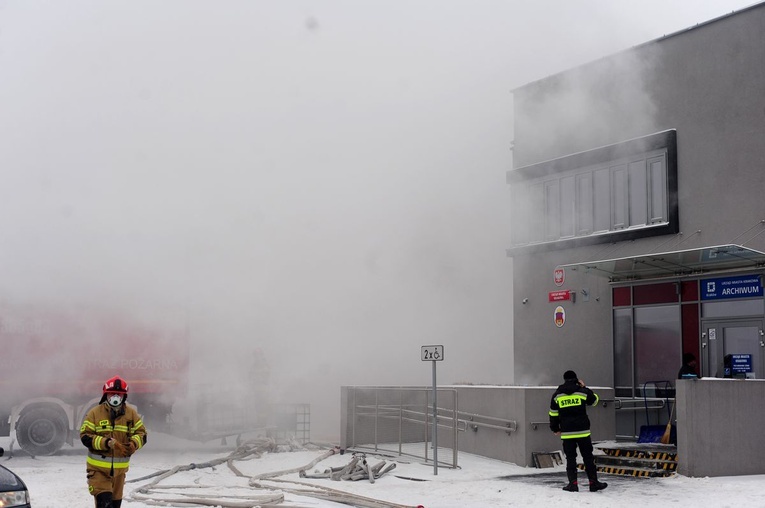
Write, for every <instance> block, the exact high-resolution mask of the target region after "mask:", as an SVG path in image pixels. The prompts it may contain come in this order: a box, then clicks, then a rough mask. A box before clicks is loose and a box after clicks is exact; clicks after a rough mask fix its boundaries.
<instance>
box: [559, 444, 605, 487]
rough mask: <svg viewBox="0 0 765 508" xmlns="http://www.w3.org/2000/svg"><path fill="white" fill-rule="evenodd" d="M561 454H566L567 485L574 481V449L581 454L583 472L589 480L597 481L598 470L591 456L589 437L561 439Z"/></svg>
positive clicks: (575, 468)
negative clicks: (577, 448) (577, 449)
mask: <svg viewBox="0 0 765 508" xmlns="http://www.w3.org/2000/svg"><path fill="white" fill-rule="evenodd" d="M562 441H563V453H565V454H566V475H567V476H568V481H569V483H571V482H575V481H576V472H577V467H576V447H577V446H578V447H579V452H580V453H581V454H582V462H584V470H585V471H586V472H587V478H589V479H590V480H597V479H598V470H597V469H596V467H595V458H594V457H593V456H592V439H590V436H587V437H578V438H568V439H563V440H562Z"/></svg>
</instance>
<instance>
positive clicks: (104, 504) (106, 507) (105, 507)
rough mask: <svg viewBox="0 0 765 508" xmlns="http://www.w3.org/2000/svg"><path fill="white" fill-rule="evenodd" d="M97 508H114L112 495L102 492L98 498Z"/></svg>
mask: <svg viewBox="0 0 765 508" xmlns="http://www.w3.org/2000/svg"><path fill="white" fill-rule="evenodd" d="M96 508H114V505H113V504H112V493H111V492H101V493H100V494H99V495H97V496H96Z"/></svg>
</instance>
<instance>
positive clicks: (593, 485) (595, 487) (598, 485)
mask: <svg viewBox="0 0 765 508" xmlns="http://www.w3.org/2000/svg"><path fill="white" fill-rule="evenodd" d="M606 487H608V484H607V483H606V482H599V481H598V480H590V492H597V491H599V490H603V489H605V488H606Z"/></svg>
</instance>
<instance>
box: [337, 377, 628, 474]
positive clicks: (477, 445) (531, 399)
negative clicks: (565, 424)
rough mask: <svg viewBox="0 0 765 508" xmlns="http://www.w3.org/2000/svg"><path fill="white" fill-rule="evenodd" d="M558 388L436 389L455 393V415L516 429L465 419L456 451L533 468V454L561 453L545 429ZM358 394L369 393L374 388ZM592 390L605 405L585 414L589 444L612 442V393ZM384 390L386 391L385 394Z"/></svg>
mask: <svg viewBox="0 0 765 508" xmlns="http://www.w3.org/2000/svg"><path fill="white" fill-rule="evenodd" d="M556 386H557V385H556ZM556 386H536V387H518V386H448V387H444V386H440V387H439V388H449V389H455V390H457V400H458V409H459V411H460V413H461V414H463V415H464V414H477V415H481V416H488V417H493V418H501V419H506V420H514V421H515V422H516V423H517V429H516V430H515V431H512V432H509V433H508V432H506V431H504V430H497V429H489V428H485V427H479V428H478V429H477V430H475V431H474V430H472V428H471V427H470V421H468V420H467V419H466V421H465V425H460V428H465V429H466V430H464V431H461V432H459V433H458V437H457V442H458V449H459V451H461V452H466V453H472V454H475V455H480V456H483V457H490V458H493V459H497V460H503V461H506V462H511V463H513V464H518V465H520V466H533V462H532V455H531V454H532V452H549V451H556V450H561V449H562V446H561V440H560V438H558V437H556V436H555V435H554V434H553V433H552V432H550V428H549V424H548V422H549V417H548V409H549V407H550V397H551V396H552V394H553V392H554V391H555V388H556ZM349 388H351V389H350V390H349ZM352 388H353V387H342V388H341V398H342V400H341V406H342V414H341V442H340V446H342V447H349V446H350V445H351V444H352V443H351V435H352V426H351V424H352V422H351V420H352V416H353V397H352V396H350V395H349V393H351V392H352V391H353V390H352ZM362 388H363V390H365V391H367V390H370V389H372V388H373V387H362ZM425 389H427V388H425ZM592 389H593V390H594V391H595V392H596V393H597V394H598V395H599V397H600V398H601V401H604V402H605V404H603V403H600V404H598V405H597V406H595V407H591V408H589V409H588V414H589V416H590V421H591V423H592V439H593V441H607V440H614V439H615V432H616V429H615V426H616V425H615V421H616V419H615V416H614V405H613V404H612V403H611V401H613V398H614V392H613V389H611V388H602V387H593V388H592ZM384 390H386V391H387V390H389V388H384ZM440 406H441V405H440V404H439V407H440ZM463 418H465V417H464V416H463ZM535 427H536V428H535ZM365 434H366V435H368V434H369V433H368V432H365V431H363V430H359V429H357V431H356V435H357V436H359V435H365ZM438 442H439V446H444V447H446V446H448V444H447V443H449V439H448V438H447V436H446V435H442V434H441V432H439V440H438Z"/></svg>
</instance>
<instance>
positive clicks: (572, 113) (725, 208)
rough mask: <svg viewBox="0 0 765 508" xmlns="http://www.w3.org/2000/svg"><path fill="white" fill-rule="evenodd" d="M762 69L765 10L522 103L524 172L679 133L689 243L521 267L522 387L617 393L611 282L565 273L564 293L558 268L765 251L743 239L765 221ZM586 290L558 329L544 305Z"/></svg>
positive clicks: (650, 47)
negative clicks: (578, 379) (572, 374)
mask: <svg viewBox="0 0 765 508" xmlns="http://www.w3.org/2000/svg"><path fill="white" fill-rule="evenodd" d="M763 62H765V4H760V5H757V6H754V7H752V8H749V9H745V10H742V11H739V12H737V13H736V14H733V15H731V16H728V17H725V18H721V19H718V20H716V21H714V22H711V23H707V24H700V25H698V26H697V27H695V28H692V29H690V30H686V31H683V32H680V33H678V34H675V35H672V36H670V37H666V38H662V39H659V40H656V41H652V42H649V43H646V44H643V45H640V46H637V47H635V48H632V49H630V50H627V51H624V52H621V53H618V54H615V55H612V56H609V57H606V58H603V59H600V60H597V61H595V62H592V63H590V64H587V65H583V66H580V67H577V68H575V69H571V70H569V71H566V72H562V73H560V74H556V75H554V76H550V77H547V78H544V79H542V80H539V81H536V82H534V83H530V84H528V85H526V86H523V87H520V88H519V89H517V90H515V91H514V96H515V101H514V104H515V129H514V131H515V148H514V156H513V159H514V166H515V167H516V168H517V167H522V166H526V165H530V164H535V163H539V162H542V161H546V160H551V159H554V158H557V157H561V156H565V155H569V154H573V153H576V152H580V151H586V150H591V149H594V148H598V147H601V146H605V145H609V144H613V143H617V142H621V141H625V140H628V139H633V138H637V137H641V136H646V135H649V134H653V133H656V132H660V131H664V130H667V129H676V130H677V150H678V152H677V153H678V201H679V220H680V231H681V232H682V233H683V235H682V236H677V237H672V236H667V235H665V236H657V237H652V238H643V239H638V240H634V241H628V242H619V243H617V244H609V243H607V242H605V243H603V244H599V245H595V246H587V247H577V248H568V249H558V250H555V251H548V252H541V253H534V254H525V255H524V254H518V255H514V258H513V286H514V287H513V296H514V301H515V309H514V355H515V379H514V381H515V383H516V384H528V385H540V384H553V383H557V382H558V379H559V377H560V373H561V372H563V370H565V369H568V368H570V369H573V370H575V371H576V372H578V373H579V374H580V375H581V376H582V377H584V378H585V379H586V381H587V382H588V384H593V385H604V386H613V351H612V337H611V335H612V334H611V292H610V286H609V285H608V281H607V280H606V279H604V278H601V277H597V276H595V275H592V274H586V273H572V272H570V271H569V272H568V273H567V274H566V284H565V285H564V286H563V287H562V288H558V287H556V286H555V285H554V283H553V270H554V269H555V267H556V266H557V265H560V264H568V263H577V262H584V261H591V260H597V259H613V258H619V257H626V256H631V255H637V254H644V253H650V252H666V251H670V250H675V249H678V248H679V249H692V248H698V247H703V246H712V245H721V244H726V243H730V242H732V241H734V240H735V241H737V242H744V241H746V242H747V246H748V247H751V248H754V249H757V250H765V235H759V236H755V234H756V233H757V232H759V231H760V230H759V229H754V230H753V231H754V232H751V233H749V234H745V232H747V231H748V230H750V228H755V227H757V223H758V221H759V220H761V219H762V218H763V217H762V211H763V204H762V196H761V194H762V189H763V188H765V170H764V169H763V161H764V160H765V143H763V142H762V138H763V132H765V93H763V92H762V91H763V90H765V65H763ZM759 227H761V226H759ZM742 235H743V236H742ZM680 242H682V245H680ZM508 247H509V246H508ZM582 288H587V289H589V290H590V291H589V293H590V295H591V296H590V300H589V301H588V302H584V301H583V300H582V298H581V295H580V294H577V301H576V303H574V304H571V303H570V302H564V303H563V306H564V308H565V309H566V313H567V315H566V317H567V321H566V324H565V325H564V326H563V327H562V328H556V327H555V325H554V324H553V318H552V313H553V310H554V308H555V304H553V303H549V302H548V301H547V293H548V292H549V291H554V290H557V289H572V290H575V291H577V293H579V291H580V290H581V289H582ZM524 298H528V303H527V304H525V305H524V304H522V303H521V302H522V301H523V299H524ZM678 360H679V359H678ZM678 367H679V363H678ZM672 377H674V376H672Z"/></svg>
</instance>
